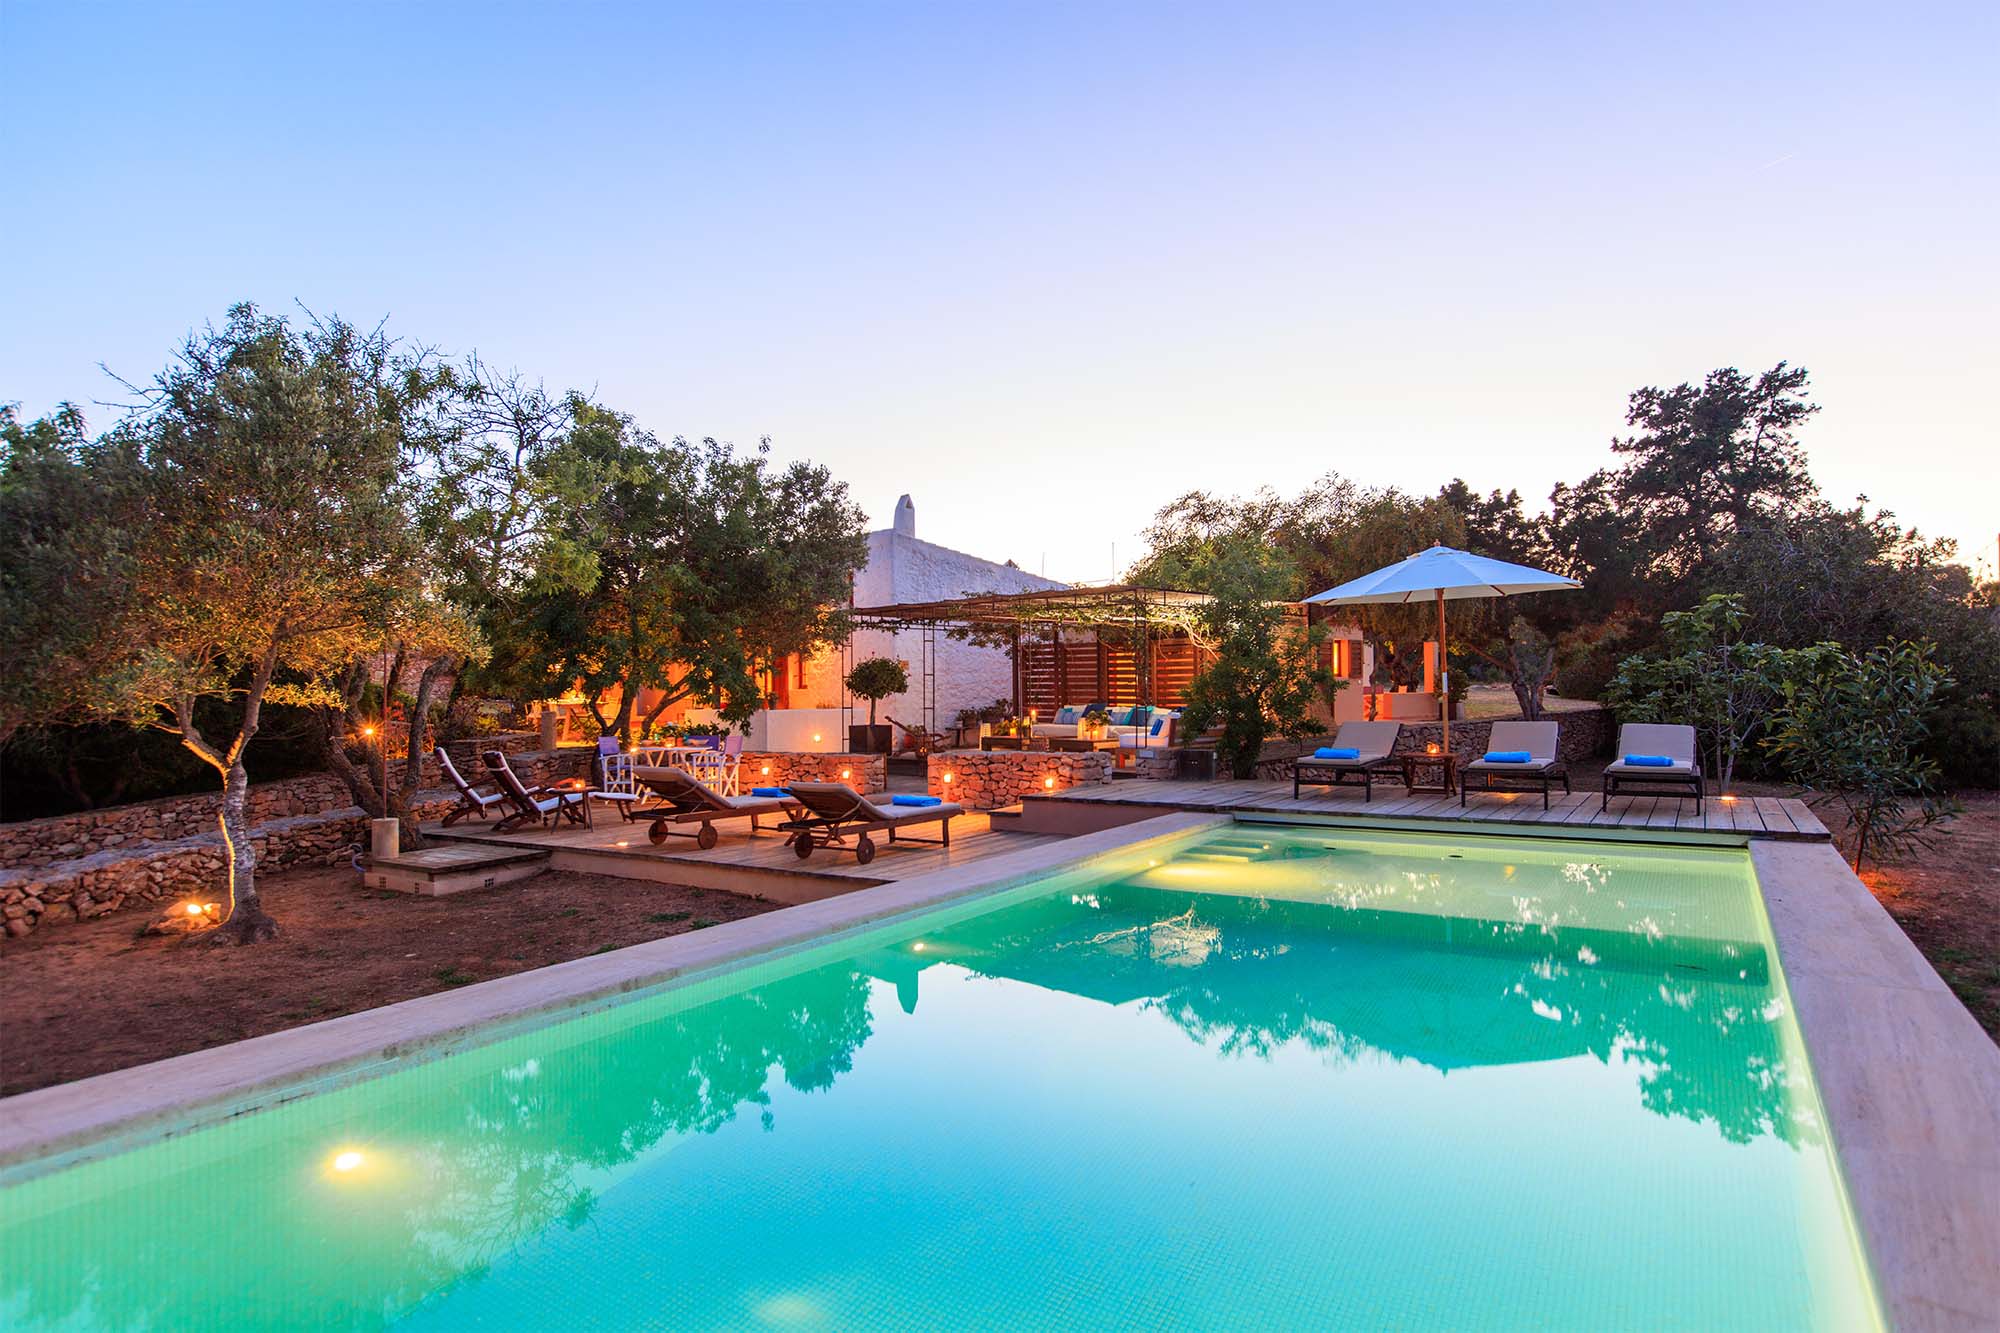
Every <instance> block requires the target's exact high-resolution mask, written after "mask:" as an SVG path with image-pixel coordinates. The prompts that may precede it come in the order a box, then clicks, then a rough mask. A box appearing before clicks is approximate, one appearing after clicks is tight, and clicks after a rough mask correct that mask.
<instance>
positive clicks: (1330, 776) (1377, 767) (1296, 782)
mask: <svg viewBox="0 0 2000 1333" xmlns="http://www.w3.org/2000/svg"><path fill="white" fill-rule="evenodd" d="M1402 729H1403V724H1402V723H1400V722H1343V723H1341V724H1340V730H1339V732H1338V733H1336V734H1335V736H1334V738H1333V744H1332V745H1329V746H1325V747H1323V748H1325V749H1329V750H1353V751H1354V752H1355V757H1354V758H1352V759H1322V758H1319V757H1317V756H1316V755H1312V754H1302V755H1300V756H1299V757H1298V758H1297V759H1296V760H1294V761H1293V762H1292V796H1293V798H1294V799H1296V798H1297V797H1298V795H1299V789H1300V788H1301V787H1306V786H1313V787H1341V786H1349V785H1353V784H1356V783H1359V784H1360V787H1361V799H1362V800H1364V801H1372V800H1374V799H1375V779H1376V778H1378V777H1382V776H1384V775H1385V774H1386V773H1388V772H1389V771H1391V770H1393V769H1394V768H1395V764H1394V762H1393V761H1392V760H1391V759H1390V758H1389V752H1390V751H1391V750H1393V749H1395V748H1396V736H1397V733H1399V732H1400V731H1402Z"/></svg>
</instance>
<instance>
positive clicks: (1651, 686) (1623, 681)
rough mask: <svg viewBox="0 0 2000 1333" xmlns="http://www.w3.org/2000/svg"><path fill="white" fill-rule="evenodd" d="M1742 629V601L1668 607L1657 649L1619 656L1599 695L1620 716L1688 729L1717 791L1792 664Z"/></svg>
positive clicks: (1760, 729)
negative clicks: (1614, 674)
mask: <svg viewBox="0 0 2000 1333" xmlns="http://www.w3.org/2000/svg"><path fill="white" fill-rule="evenodd" d="M1742 626H1743V599H1742V598H1740V597H1736V596H1729V595H1716V596H1712V597H1708V598H1705V599H1703V601H1702V603H1701V604H1700V605H1699V606H1697V607H1695V608H1694V609H1693V610H1691V611H1670V612H1668V613H1667V614H1666V615H1665V616H1663V617H1661V631H1662V637H1663V639H1664V643H1663V645H1662V648H1661V651H1659V652H1658V653H1654V654H1638V655H1635V656H1632V657H1628V658H1626V659H1625V661H1624V662H1623V663H1622V664H1621V665H1620V666H1619V669H1618V675H1617V677H1616V678H1614V679H1613V680H1612V682H1611V686H1610V689H1609V690H1608V691H1607V693H1606V701H1607V702H1608V703H1609V704H1610V705H1611V706H1612V708H1614V709H1616V710H1617V712H1618V716H1619V718H1620V719H1621V720H1622V721H1626V722H1675V723H1683V724H1687V725H1690V726H1692V727H1694V729H1695V732H1696V734H1697V736H1698V737H1699V744H1700V746H1701V750H1702V752H1703V753H1704V754H1705V756H1706V767H1707V768H1708V770H1709V771H1710V772H1711V773H1713V774H1715V778H1716V782H1717V783H1718V784H1719V785H1720V786H1721V787H1722V789H1723V790H1724V791H1727V790H1729V785H1730V783H1731V782H1732V781H1733V780H1734V778H1735V774H1736V762H1737V760H1738V759H1739V758H1740V757H1741V756H1743V755H1744V754H1746V753H1749V752H1751V749H1752V746H1753V743H1754V742H1755V741H1757V740H1759V739H1760V738H1761V737H1762V736H1763V735H1764V734H1765V733H1766V731H1767V729H1768V728H1769V727H1770V726H1771V724H1772V722H1773V720H1774V719H1775V717H1776V716H1777V714H1778V712H1779V710H1780V705H1781V704H1782V703H1783V702H1784V698H1785V693H1784V692H1785V686H1786V683H1787V682H1788V681H1789V680H1790V679H1791V678H1792V676H1793V674H1794V673H1795V672H1796V671H1797V670H1798V669H1799V665H1800V659H1799V658H1798V656H1797V654H1796V653H1793V652H1790V651H1788V650H1786V649H1782V648H1773V647H1771V646H1770V645H1768V644H1762V643H1750V642H1746V641H1745V640H1744V639H1743V637H1742Z"/></svg>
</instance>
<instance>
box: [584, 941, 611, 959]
mask: <svg viewBox="0 0 2000 1333" xmlns="http://www.w3.org/2000/svg"><path fill="white" fill-rule="evenodd" d="M617 947H618V946H617V945H615V944H600V945H598V946H597V947H596V948H595V949H592V950H591V951H590V953H589V954H587V955H586V957H590V958H595V957H597V955H599V954H601V953H610V952H611V951H612V950H613V949H615V948H617Z"/></svg>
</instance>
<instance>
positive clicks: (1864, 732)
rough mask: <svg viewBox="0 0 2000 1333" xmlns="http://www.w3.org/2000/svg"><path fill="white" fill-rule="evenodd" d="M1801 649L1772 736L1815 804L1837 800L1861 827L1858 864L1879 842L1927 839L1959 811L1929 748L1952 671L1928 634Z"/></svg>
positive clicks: (1893, 844) (1891, 845) (1881, 846)
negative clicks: (1850, 647)
mask: <svg viewBox="0 0 2000 1333" xmlns="http://www.w3.org/2000/svg"><path fill="white" fill-rule="evenodd" d="M1800 651H1801V656H1802V658H1803V659H1804V660H1803V662H1802V669H1801V670H1799V671H1797V672H1795V673H1794V675H1793V677H1792V678H1791V679H1790V680H1788V681H1787V682H1786V685H1785V691H1784V695H1785V703H1784V708H1783V710H1782V711H1781V713H1780V714H1779V716H1778V719H1777V721H1776V724H1775V725H1774V727H1773V729H1772V733H1771V737H1770V740H1769V742H1768V746H1769V748H1770V750H1771V751H1772V752H1773V753H1774V754H1776V755H1777V756H1778V757H1779V759H1780V760H1781V761H1782V762H1783V764H1784V766H1785V770H1786V772H1787V773H1788V774H1789V775H1790V776H1791V777H1792V779H1793V780H1794V781H1796V782H1800V783H1802V784H1804V785H1806V786H1808V787H1811V788H1813V789H1815V791H1816V792H1817V793H1819V794H1818V795H1817V796H1815V797H1814V798H1813V800H1814V803H1815V804H1820V803H1824V802H1828V801H1833V802H1838V803H1839V804H1840V805H1841V806H1842V807H1843V808H1844V809H1845V810H1846V812H1847V817H1848V821H1849V823H1850V825H1851V826H1852V827H1853V829H1854V865H1855V868H1856V869H1857V870H1858V869H1860V867H1861V862H1862V858H1863V857H1864V856H1866V855H1867V854H1868V852H1869V851H1870V850H1871V849H1873V850H1874V851H1875V852H1876V854H1877V856H1878V857H1879V855H1880V853H1881V852H1882V851H1885V850H1886V851H1896V850H1898V849H1900V848H1902V847H1904V846H1906V845H1908V844H1911V843H1922V842H1924V841H1925V838H1924V834H1925V831H1926V830H1927V829H1929V828H1930V827H1931V826H1932V825H1934V824H1936V823H1938V822H1939V821H1940V820H1945V819H1950V818H1951V817H1952V816H1953V815H1955V814H1957V813H1958V805H1957V803H1956V802H1954V801H1952V800H1951V799H1949V797H1947V796H1945V795H1944V794H1943V793H1942V791H1941V789H1940V788H1941V783H1940V776H1941V775H1940V771H1939V768H1938V764H1937V761H1936V760H1935V759H1933V758H1931V757H1930V755H1929V754H1928V753H1927V752H1926V745H1927V742H1928V740H1929V737H1930V729H1931V724H1932V721H1933V719H1934V717H1935V715H1936V712H1937V699H1938V696H1939V694H1940V693H1941V692H1942V691H1943V690H1945V689H1946V688H1947V687H1948V686H1949V685H1950V684H1951V673H1950V672H1949V671H1947V670H1945V668H1944V667H1942V666H1941V665H1939V664H1938V663H1937V662H1935V661H1933V660H1932V653H1933V652H1934V651H1935V650H1934V649H1933V648H1932V646H1931V645H1930V644H1929V643H1910V642H1907V641H1895V640H1892V641H1891V642H1889V643H1885V644H1883V645H1882V646H1881V647H1879V648H1876V649H1873V650H1871V651H1870V652H1867V653H1865V654H1859V655H1857V654H1852V653H1849V652H1847V651H1845V650H1843V649H1841V648H1839V647H1837V646H1835V645H1832V644H1824V645H1821V646H1820V647H1818V648H1808V649H1803V650H1800Z"/></svg>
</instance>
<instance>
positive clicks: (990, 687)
mask: <svg viewBox="0 0 2000 1333" xmlns="http://www.w3.org/2000/svg"><path fill="white" fill-rule="evenodd" d="M1064 586H1065V585H1064V584H1062V583H1060V582H1058V581H1056V580H1055V579H1047V578H1043V577H1042V576H1041V575H1039V574H1030V573H1029V572H1028V571H1027V570H1025V569H1014V568H1012V567H1010V566H1008V565H1004V564H997V563H995V562H994V561H991V560H982V559H980V558H979V557H978V556H976V555H968V554H966V553H965V552H964V551H955V550H953V549H951V548H950V547H948V546H940V545H938V544H937V543H935V542H928V541H924V540H923V539H922V538H920V537H918V536H917V535H916V511H915V507H914V506H913V505H912V504H910V497H908V496H907V495H906V496H904V497H903V499H902V501H900V502H899V503H898V505H897V514H896V524H895V526H893V527H889V528H884V529H882V530H881V531H879V532H871V533H869V534H868V564H867V567H866V568H864V569H862V570H861V571H860V572H859V573H857V574H856V575H855V576H854V604H855V605H856V606H893V605H896V604H898V603H902V602H938V601H948V600H950V599H952V598H956V597H966V596H970V595H973V594H978V593H1010V592H1039V591H1042V590H1045V589H1048V588H1060V587H1064ZM869 657H892V658H897V659H900V660H902V661H906V662H908V663H909V664H910V692H909V693H908V694H904V695H895V696H892V697H891V698H888V699H885V700H883V701H882V705H881V707H880V709H879V710H878V716H880V715H882V714H887V715H890V716H893V717H896V718H899V719H900V720H902V721H904V722H907V723H909V724H910V725H912V726H915V725H917V724H918V723H919V721H920V720H921V719H922V715H923V707H922V697H921V695H920V694H919V692H918V691H919V685H918V680H917V676H918V672H919V671H920V670H921V668H922V661H923V633H922V631H920V630H903V631H901V632H898V633H895V634H891V633H888V632H885V631H882V630H863V631H861V632H859V633H857V634H856V635H855V636H854V660H855V661H857V662H859V661H861V660H863V659H864V658H869ZM815 665H817V664H815ZM831 675H832V677H833V679H831V681H830V682H828V683H829V684H830V692H831V694H832V696H833V698H834V701H835V702H838V700H839V695H840V684H839V681H838V679H837V677H838V675H839V659H838V657H837V656H836V657H835V658H834V659H833V661H832V664H831ZM816 686H817V693H819V694H824V693H827V692H828V689H827V688H826V686H824V685H817V683H816ZM1013 692H1014V676H1013V664H1012V662H1011V660H1010V659H1009V657H1008V654H1007V650H1006V649H1004V648H987V647H984V646H981V645H979V644H972V643H966V642H964V641H962V640H958V639H951V638H947V637H946V636H945V635H944V633H943V632H942V631H940V632H939V634H938V641H937V722H938V725H939V726H941V727H942V726H948V725H950V723H951V719H952V717H953V716H954V715H955V714H957V712H958V711H959V710H960V709H962V708H979V707H982V706H984V705H986V704H990V703H992V702H993V701H994V700H995V699H1004V698H1008V697H1010V696H1012V694H1013ZM866 713H867V705H866V704H865V703H863V704H861V706H860V708H859V710H858V713H857V716H856V719H855V720H856V721H857V722H865V721H866V720H867V716H866Z"/></svg>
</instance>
